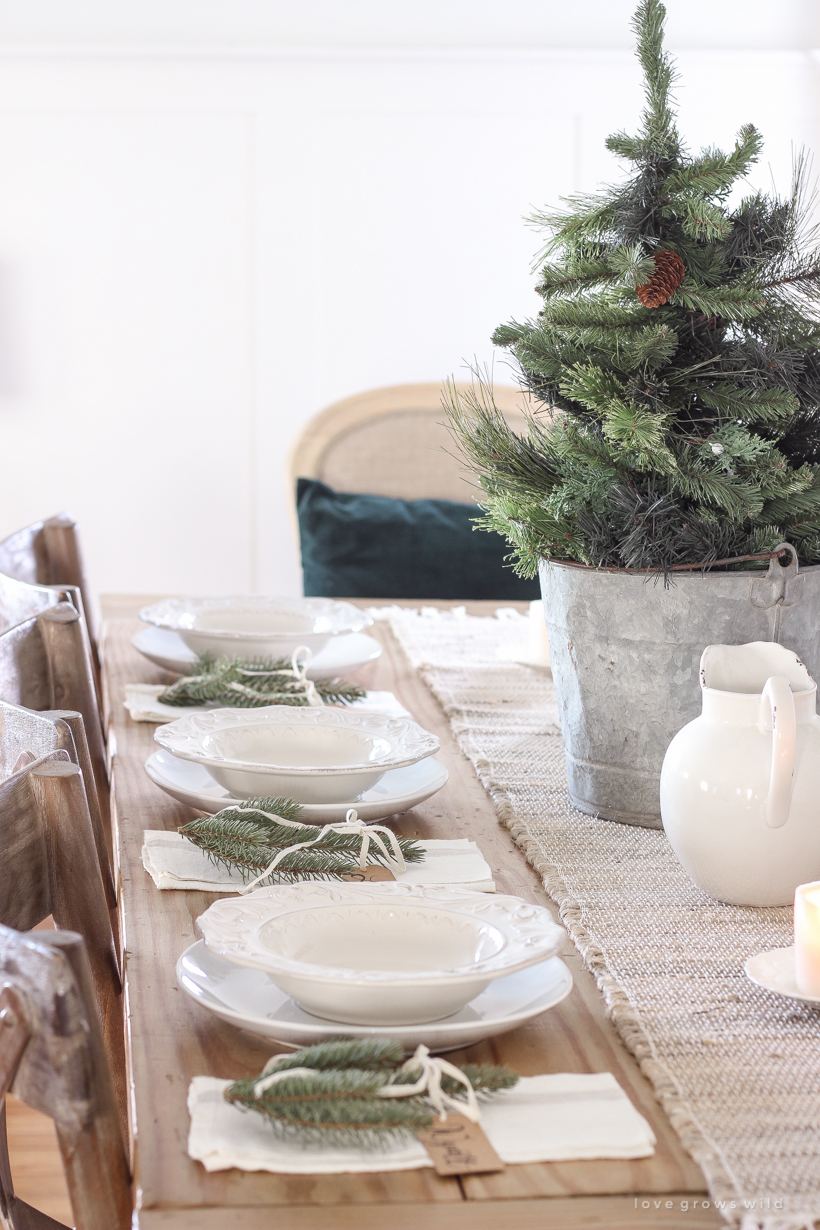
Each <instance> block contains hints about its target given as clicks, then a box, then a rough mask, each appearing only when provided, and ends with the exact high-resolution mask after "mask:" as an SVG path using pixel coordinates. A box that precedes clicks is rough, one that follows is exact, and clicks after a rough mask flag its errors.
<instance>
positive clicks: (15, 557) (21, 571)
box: [0, 513, 96, 642]
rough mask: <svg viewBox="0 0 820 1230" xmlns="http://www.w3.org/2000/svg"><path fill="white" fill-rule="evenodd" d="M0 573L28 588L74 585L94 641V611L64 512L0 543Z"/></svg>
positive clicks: (72, 527)
mask: <svg viewBox="0 0 820 1230" xmlns="http://www.w3.org/2000/svg"><path fill="white" fill-rule="evenodd" d="M0 572H4V573H5V574H6V575H7V576H10V577H15V578H16V579H17V580H18V581H27V582H28V583H29V584H30V585H56V586H65V585H74V586H76V587H77V589H79V591H80V593H81V595H82V602H83V606H82V609H83V612H84V614H85V618H86V620H87V622H88V630H89V633H90V636H91V639H92V642H95V640H96V638H95V635H94V622H95V612H94V608H93V605H92V602H91V591H90V589H89V587H88V581H87V580H86V575H85V568H84V566H83V557H82V551H81V550H80V542H79V536H78V534H77V526H76V524H75V522H74V521H72V519H71V517H69V516H68V515H67V514H66V513H61V514H60V515H59V516H57V517H49V519H48V520H47V521H37V522H35V523H34V525H27V526H26V527H25V529H22V530H18V531H17V532H16V533H15V534H11V535H10V536H9V537H8V538H6V539H4V540H3V541H2V542H0Z"/></svg>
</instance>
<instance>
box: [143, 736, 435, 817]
mask: <svg viewBox="0 0 820 1230" xmlns="http://www.w3.org/2000/svg"><path fill="white" fill-rule="evenodd" d="M145 772H146V773H147V774H148V776H149V777H150V779H151V781H152V782H153V783H154V785H155V786H159V788H160V790H164V791H165V793H166V794H169V795H170V796H171V798H172V799H176V800H177V801H178V802H179V803H186V804H187V805H188V807H194V808H196V810H197V811H204V812H207V813H208V814H209V815H213V813H214V812H217V811H220V810H221V809H222V808H223V807H231V806H232V805H237V804H239V803H242V802H244V800H243V799H236V798H234V797H233V796H232V795H231V794H230V793H229V792H228V791H227V790H226V789H225V787H224V786H220V785H219V783H218V782H215V781H214V779H213V778H212V777H211V775H210V773H209V772H208V770H207V769H206V768H205V766H204V765H201V764H196V763H194V761H192V760H177V758H176V756H172V755H171V753H170V752H154V753H153V755H151V756H149V757H148V759H147V760H146V762H145ZM448 776H449V775H448V773H447V770H446V769H445V767H444V765H442V764H439V762H438V761H437V760H433V758H432V757H431V756H428V757H427V759H426V760H420V761H419V762H418V764H412V765H408V766H407V768H406V769H391V770H390V771H389V772H388V773H385V775H384V777H383V778H381V780H380V781H378V782H377V783H376V785H375V786H373V787H372V788H371V789H370V790H366V791H365V792H364V794H362V795H361V797H360V798H358V799H357V800H356V802H355V803H354V804H353V806H354V807H355V808H356V811H357V813H358V816H359V819H360V820H365V821H368V822H369V821H372V820H384V819H386V817H387V816H395V815H398V814H399V813H400V812H404V811H409V810H410V808H411V807H417V806H418V804H419V803H423V802H424V800H425V799H429V798H430V796H431V795H433V794H435V793H436V792H437V791H439V790H441V788H442V786H446V785H447V779H448ZM350 806H351V805H350V803H303V804H302V814H301V817H300V818H301V819H302V820H304V822H305V824H337V823H341V821H343V820H344V818H345V816H346V815H347V812H348V809H349V808H350Z"/></svg>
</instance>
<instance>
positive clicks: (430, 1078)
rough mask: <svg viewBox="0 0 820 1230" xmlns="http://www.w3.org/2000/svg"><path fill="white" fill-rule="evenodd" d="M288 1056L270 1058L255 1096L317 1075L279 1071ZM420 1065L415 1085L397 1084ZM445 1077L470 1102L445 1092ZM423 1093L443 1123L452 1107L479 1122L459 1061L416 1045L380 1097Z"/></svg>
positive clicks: (308, 1070)
mask: <svg viewBox="0 0 820 1230" xmlns="http://www.w3.org/2000/svg"><path fill="white" fill-rule="evenodd" d="M284 1059H287V1056H286V1055H274V1056H273V1058H272V1059H269V1060H268V1062H267V1063H266V1064H265V1066H264V1068H263V1069H262V1077H261V1080H258V1081H257V1082H256V1084H255V1085H254V1087H253V1094H254V1097H256V1098H259V1097H261V1096H262V1094H263V1093H265V1092H266V1091H267V1090H268V1089H270V1088H272V1086H274V1085H278V1084H279V1082H280V1081H284V1080H288V1079H289V1077H291V1076H298V1077H311V1076H316V1074H317V1069H316V1068H285V1069H284V1070H282V1071H280V1072H277V1071H276V1070H275V1069H276V1068H278V1066H279V1064H280V1063H282V1061H283V1060H284ZM417 1068H421V1076H420V1077H419V1079H418V1080H417V1081H416V1082H415V1084H413V1085H396V1084H393V1082H394V1081H395V1079H396V1077H397V1076H398V1075H399V1073H400V1072H413V1071H415V1070H416V1069H417ZM443 1076H451V1077H452V1078H453V1079H454V1080H457V1081H458V1082H459V1083H460V1084H462V1085H463V1086H464V1088H465V1089H466V1091H467V1101H466V1102H463V1101H461V1099H460V1098H454V1097H453V1096H452V1095H451V1094H449V1093H445V1092H444V1090H443V1089H442V1087H441V1078H442V1077H443ZM421 1093H424V1094H426V1095H427V1097H428V1099H429V1101H430V1102H431V1103H432V1106H433V1110H435V1111H436V1112H437V1113H438V1116H439V1119H440V1120H442V1122H443V1121H444V1120H445V1119H446V1118H447V1109H448V1107H449V1109H450V1110H456V1111H460V1112H461V1114H463V1115H466V1116H467V1118H468V1119H470V1120H471V1121H472V1122H473V1123H478V1121H479V1119H480V1118H481V1109H480V1107H479V1105H478V1098H477V1097H476V1095H475V1090H474V1089H473V1086H472V1084H471V1083H470V1079H469V1077H467V1076H465V1075H464V1073H463V1072H462V1071H461V1069H460V1068H457V1067H456V1066H455V1064H452V1063H448V1062H447V1060H446V1059H431V1057H430V1051H429V1049H428V1048H427V1047H426V1046H424V1045H420V1046H417V1047H416V1052H415V1054H414V1055H413V1056H412V1058H411V1059H408V1060H407V1062H406V1063H403V1064H402V1066H401V1067H400V1068H398V1069H397V1071H396V1072H395V1073H394V1074H393V1076H391V1078H390V1080H389V1081H388V1083H387V1084H386V1085H384V1086H383V1088H381V1089H379V1090H378V1092H377V1094H376V1096H377V1097H380V1098H412V1097H416V1096H417V1095H418V1094H421Z"/></svg>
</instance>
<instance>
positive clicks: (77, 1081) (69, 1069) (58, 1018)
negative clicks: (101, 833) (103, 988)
mask: <svg viewBox="0 0 820 1230" xmlns="http://www.w3.org/2000/svg"><path fill="white" fill-rule="evenodd" d="M37 763H38V764H39V765H40V766H41V769H40V770H39V771H37V770H35V769H34V766H33V765H32V766H30V767H29V769H28V770H27V773H28V775H29V776H30V777H31V778H32V780H36V779H37V777H38V776H39V778H40V782H41V783H42V781H44V780H47V778H43V776H42V767H44V762H43V761H39V762H37ZM51 763H52V765H53V766H57V765H60V764H65V762H63V761H52V762H51ZM70 767H71V768H72V769H73V768H74V766H73V765H72V766H70ZM74 776H75V777H77V775H76V774H75V775H74ZM51 780H53V781H63V782H67V781H70V780H71V777H70V776H69V777H62V778H60V777H57V778H53V779H51ZM77 780H79V778H77ZM37 789H39V787H36V788H35V793H36V791H37ZM39 861H40V860H39V858H38V857H37V856H35V858H34V860H33V861H32V863H30V864H29V865H30V866H31V865H33V863H36V862H39ZM3 879H4V880H7V879H8V877H7V876H5V875H4V876H3ZM28 883H29V884H30V886H31V887H32V889H33V890H34V892H35V893H36V891H37V888H38V886H41V883H42V882H41V881H38V879H37V877H34V882H33V883H32V882H31V881H28ZM0 892H2V886H0ZM17 904H18V906H21V907H23V908H22V909H20V910H19V912H20V913H21V915H25V913H26V909H25V903H24V902H22V901H18V903H17ZM7 906H8V902H6V901H4V908H7ZM0 988H1V989H0V1099H2V1102H3V1105H2V1111H0V1224H2V1226H3V1227H4V1230H65V1228H64V1227H63V1223H62V1222H58V1221H55V1220H54V1219H53V1218H51V1217H48V1216H46V1214H44V1213H40V1212H39V1211H38V1210H37V1209H34V1208H32V1207H31V1205H28V1204H26V1203H25V1202H24V1201H23V1200H20V1199H19V1198H18V1197H17V1196H15V1194H14V1185H13V1182H12V1175H11V1167H10V1164H9V1155H8V1142H7V1139H6V1109H5V1096H6V1093H7V1092H10V1091H11V1092H13V1093H14V1094H15V1095H16V1096H17V1097H18V1098H20V1099H22V1101H24V1102H26V1103H27V1104H28V1105H29V1106H32V1107H34V1109H35V1110H38V1111H41V1112H42V1113H44V1114H46V1115H49V1116H50V1117H51V1118H52V1119H53V1120H54V1124H55V1127H56V1131H57V1140H58V1142H59V1146H60V1152H61V1154H62V1158H63V1166H64V1169H65V1174H66V1180H67V1186H68V1192H69V1197H70V1200H71V1208H72V1212H73V1214H74V1224H75V1226H76V1230H127V1227H129V1226H130V1225H131V1203H132V1202H131V1188H130V1173H129V1167H128V1160H127V1156H126V1151H125V1146H124V1143H123V1136H122V1131H121V1127H120V1117H119V1114H118V1108H117V1097H116V1092H115V1088H114V1084H113V1081H112V1078H111V1071H110V1069H109V1066H108V1062H107V1059H106V1053H105V1045H104V1041H103V1035H102V1031H101V1028H100V1021H99V1017H98V1015H97V1011H96V1008H95V1004H94V989H93V974H92V967H91V965H90V963H89V959H88V955H87V950H86V946H85V944H84V943H83V937H82V935H80V934H77V933H76V932H74V931H52V932H48V931H36V932H29V933H28V934H20V932H19V931H16V930H12V929H11V928H10V927H7V926H0Z"/></svg>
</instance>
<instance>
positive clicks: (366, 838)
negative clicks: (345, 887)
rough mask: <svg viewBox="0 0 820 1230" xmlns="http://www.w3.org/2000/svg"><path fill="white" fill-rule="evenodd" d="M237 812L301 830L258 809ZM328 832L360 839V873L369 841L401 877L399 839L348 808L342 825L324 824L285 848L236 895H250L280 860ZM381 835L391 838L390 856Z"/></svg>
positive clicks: (402, 856) (301, 826) (391, 832)
mask: <svg viewBox="0 0 820 1230" xmlns="http://www.w3.org/2000/svg"><path fill="white" fill-rule="evenodd" d="M240 810H249V811H255V812H260V814H261V815H263V816H268V818H269V819H271V820H278V821H279V822H280V823H282V824H287V825H289V826H290V827H292V828H303V827H304V826H303V825H301V824H295V823H294V822H293V821H292V820H284V819H283V818H282V817H281V816H272V815H271V814H270V813H269V812H266V811H261V808H259V807H253V808H248V809H243V808H240ZM328 833H344V834H348V833H349V834H352V835H353V836H354V837H361V839H362V847H361V851H360V854H359V870H360V871H364V869H365V867H366V866H367V852H368V850H369V849H370V842H371V841H372V842H373V843H374V844H375V845H376V846H378V848H379V850H380V851H381V852H382V854H383V856H384V860H385V862H386V863H387V866H388V867H389V868H390V870H391V871H392V872H393V874H394V875H398V874H400V873H401V872H402V871H404V869H405V866H406V864H405V861H404V855H403V854H402V852H401V846H400V845H399V840H398V838H397V837H396V834H395V833H394V832H393V830H392V829H388V828H386V827H385V826H384V825H383V824H365V823H364V821H363V820H360V819H359V817H358V814H357V812H356V811H355V809H354V808H352V807H351V808H350V809H349V811H348V813H347V815H346V817H345V821H344V824H326V825H325V827H324V828H323V829H322V830H321V832H320V833H319V834H318V835H317V836H316V837H313V838H311V840H310V841H300V842H297V843H296V844H294V845H292V846H285V847H284V849H282V850H280V851H279V853H278V854H277V855H276V857H275V858H274V859H273V861H272V862H270V863H269V864H268V866H267V867H266V868H265V870H264V871H262V872H260V873H259V875H258V876H257V877H256V879H254V880H251V882H250V883H249V884H246V885H245V887H244V888H241V889H240V890H239V895H240V896H244V894H245V893H249V892H250V891H251V889H252V888H255V887H256V885H257V884H259V882H260V881H261V880H266V879H267V877H268V876H269V875H270V874H271V873H272V872H273V871H275V870H276V868H277V867H278V866H279V864H280V862H281V861H282V859H283V858H287V856H288V855H289V854H293V853H294V851H296V850H306V849H307V848H308V847H309V846H315V845H316V844H317V842H320V841H321V840H322V838H323V837H325V836H327V834H328ZM382 833H386V834H387V836H388V837H389V839H390V845H391V847H392V854H391V852H390V850H388V848H387V846H386V845H385V843H384V841H383V840H382V837H381V834H382Z"/></svg>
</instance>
